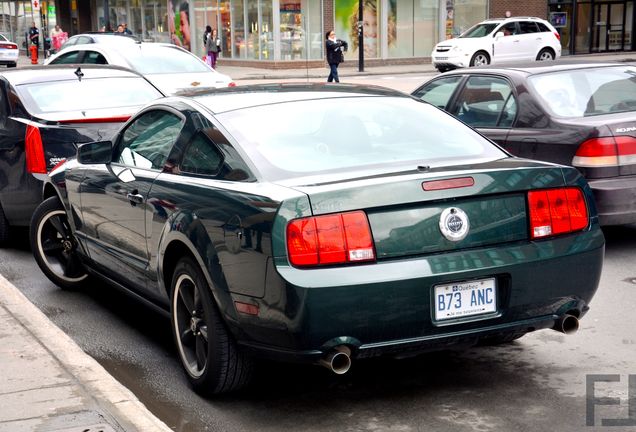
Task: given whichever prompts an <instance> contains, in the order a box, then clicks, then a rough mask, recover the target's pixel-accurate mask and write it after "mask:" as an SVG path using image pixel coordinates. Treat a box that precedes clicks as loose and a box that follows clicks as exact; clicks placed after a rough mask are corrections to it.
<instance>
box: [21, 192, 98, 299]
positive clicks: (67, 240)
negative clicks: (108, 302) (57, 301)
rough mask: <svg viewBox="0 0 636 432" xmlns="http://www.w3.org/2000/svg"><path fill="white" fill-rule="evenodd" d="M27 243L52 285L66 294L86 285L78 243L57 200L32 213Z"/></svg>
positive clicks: (50, 200) (41, 206)
mask: <svg viewBox="0 0 636 432" xmlns="http://www.w3.org/2000/svg"><path fill="white" fill-rule="evenodd" d="M30 241H31V250H32V251H33V256H34V257H35V262H37V264H38V266H39V267H40V269H41V270H42V272H43V273H44V274H45V275H46V277H48V278H49V280H51V282H53V283H54V284H56V285H57V286H59V287H60V288H62V289H67V290H75V289H78V288H79V287H81V286H82V285H83V284H84V283H85V282H86V279H87V278H88V273H87V271H86V268H85V267H84V265H83V264H82V262H81V261H80V259H79V256H78V255H77V251H76V249H77V240H76V239H75V236H74V235H73V232H72V231H71V227H70V225H69V223H68V218H67V216H66V210H64V207H63V206H62V203H61V202H60V199H59V198H58V197H51V198H48V199H46V200H45V201H44V202H42V203H41V204H40V205H39V206H38V207H37V208H36V209H35V212H33V217H32V218H31V227H30Z"/></svg>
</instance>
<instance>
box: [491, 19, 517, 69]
mask: <svg viewBox="0 0 636 432" xmlns="http://www.w3.org/2000/svg"><path fill="white" fill-rule="evenodd" d="M501 33H503V36H502V35H501ZM520 43H521V37H520V35H519V27H518V26H517V23H516V21H510V22H507V23H505V24H503V25H502V26H501V27H499V29H497V31H496V32H495V34H494V36H493V51H492V59H491V63H506V62H510V61H514V60H516V59H517V57H518V52H519V45H520Z"/></svg>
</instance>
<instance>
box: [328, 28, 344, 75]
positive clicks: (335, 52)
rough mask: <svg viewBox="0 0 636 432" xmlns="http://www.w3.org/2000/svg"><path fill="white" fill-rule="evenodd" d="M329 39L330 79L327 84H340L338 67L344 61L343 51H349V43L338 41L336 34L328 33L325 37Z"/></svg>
mask: <svg viewBox="0 0 636 432" xmlns="http://www.w3.org/2000/svg"><path fill="white" fill-rule="evenodd" d="M325 38H326V39H327V41H326V45H327V63H329V77H328V78H327V82H333V81H335V82H337V83H339V82H340V78H338V65H339V64H340V63H342V62H343V61H344V54H343V50H344V51H346V50H347V43H346V42H345V41H342V40H340V39H336V32H334V31H333V30H331V31H328V32H327V34H326V35H325Z"/></svg>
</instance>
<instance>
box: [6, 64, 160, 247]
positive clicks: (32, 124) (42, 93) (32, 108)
mask: <svg viewBox="0 0 636 432" xmlns="http://www.w3.org/2000/svg"><path fill="white" fill-rule="evenodd" d="M162 96H163V94H162V93H161V92H160V91H159V90H157V89H156V88H155V87H154V86H153V85H152V84H150V83H149V82H148V81H147V80H146V79H145V78H144V77H143V76H141V75H139V74H138V73H136V72H133V71H130V70H127V69H124V68H119V67H105V66H84V65H83V66H82V67H81V69H80V68H78V67H77V66H70V65H68V66H57V67H46V68H43V67H28V68H20V69H16V70H12V71H6V72H4V73H3V74H2V75H0V244H2V243H4V242H6V240H7V238H8V235H9V227H10V226H28V225H29V223H30V221H31V215H32V214H33V210H35V208H36V207H37V205H38V204H39V203H40V201H41V198H42V196H41V195H42V180H43V178H44V177H45V176H46V174H47V173H48V172H49V171H50V170H51V169H52V168H53V167H54V166H55V165H56V164H58V163H59V162H60V161H62V160H64V158H66V157H69V156H73V155H75V152H76V150H77V145H78V144H80V143H85V142H88V141H94V140H100V139H108V138H110V137H111V136H112V135H113V134H114V133H115V132H116V131H117V129H119V127H120V126H121V125H122V124H123V122H125V121H126V120H128V118H129V117H130V116H131V115H132V114H134V113H135V112H137V111H138V110H139V108H141V107H142V106H143V105H145V104H146V103H148V102H150V101H152V100H154V99H157V98H159V97H162Z"/></svg>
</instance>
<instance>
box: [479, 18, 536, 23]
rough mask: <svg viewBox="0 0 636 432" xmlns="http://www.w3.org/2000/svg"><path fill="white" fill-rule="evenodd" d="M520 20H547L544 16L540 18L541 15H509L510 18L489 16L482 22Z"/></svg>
mask: <svg viewBox="0 0 636 432" xmlns="http://www.w3.org/2000/svg"><path fill="white" fill-rule="evenodd" d="M519 20H532V21H543V22H545V20H544V19H543V18H539V17H531V16H513V17H508V18H488V19H485V20H483V21H482V22H481V23H480V24H483V23H501V22H507V21H519Z"/></svg>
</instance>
